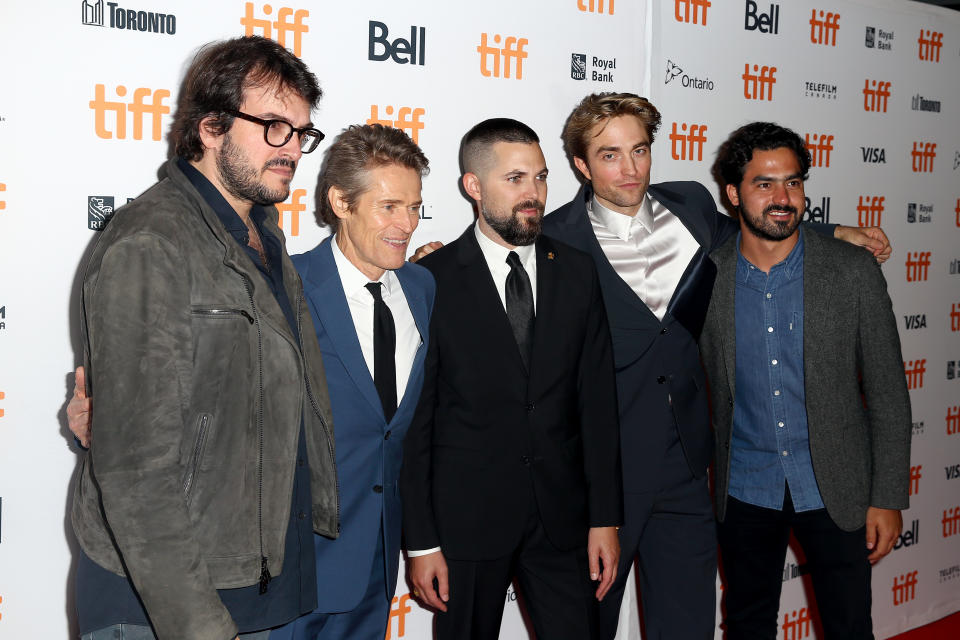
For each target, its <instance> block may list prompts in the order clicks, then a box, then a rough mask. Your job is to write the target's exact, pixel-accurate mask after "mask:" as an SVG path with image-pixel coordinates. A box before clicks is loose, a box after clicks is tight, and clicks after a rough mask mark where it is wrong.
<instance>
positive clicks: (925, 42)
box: [917, 29, 943, 62]
mask: <svg viewBox="0 0 960 640" xmlns="http://www.w3.org/2000/svg"><path fill="white" fill-rule="evenodd" d="M917 44H918V45H919V47H920V49H919V50H918V51H917V55H918V56H920V59H921V60H928V61H930V62H940V47H942V46H943V34H942V33H940V32H939V31H931V30H930V29H926V30H924V29H920V37H919V38H917Z"/></svg>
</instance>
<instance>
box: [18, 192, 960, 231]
mask: <svg viewBox="0 0 960 640" xmlns="http://www.w3.org/2000/svg"><path fill="white" fill-rule="evenodd" d="M0 191H3V185H2V184H0ZM2 204H3V203H0V205H2ZM0 209H3V206H0ZM953 212H954V213H956V214H957V217H956V225H957V226H958V227H960V198H957V208H956V209H954V210H953Z"/></svg>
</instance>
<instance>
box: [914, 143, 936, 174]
mask: <svg viewBox="0 0 960 640" xmlns="http://www.w3.org/2000/svg"><path fill="white" fill-rule="evenodd" d="M936 157H937V143H936V142H922V141H917V142H914V143H913V150H912V151H911V152H910V159H911V160H912V163H911V165H910V168H911V169H912V170H913V172H914V173H933V159H934V158H936Z"/></svg>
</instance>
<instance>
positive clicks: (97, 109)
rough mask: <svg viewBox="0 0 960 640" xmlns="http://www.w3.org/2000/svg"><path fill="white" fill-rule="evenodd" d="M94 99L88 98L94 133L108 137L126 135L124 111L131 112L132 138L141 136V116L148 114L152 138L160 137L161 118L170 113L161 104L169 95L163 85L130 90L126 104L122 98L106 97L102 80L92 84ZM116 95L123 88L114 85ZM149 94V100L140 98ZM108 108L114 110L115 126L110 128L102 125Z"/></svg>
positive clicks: (100, 136)
mask: <svg viewBox="0 0 960 640" xmlns="http://www.w3.org/2000/svg"><path fill="white" fill-rule="evenodd" d="M94 89H95V93H94V99H93V100H91V101H90V108H91V109H93V113H94V128H95V129H96V132H97V137H99V138H104V139H105V140H110V139H112V138H113V137H114V134H116V137H117V140H124V139H126V137H127V113H128V112H129V113H130V114H132V116H133V139H134V140H143V116H144V114H149V115H150V118H151V122H152V125H153V126H152V128H151V133H152V138H153V139H154V140H160V138H161V131H162V128H163V127H162V125H163V123H162V118H163V116H164V115H166V114H168V113H170V107H169V106H167V105H165V104H163V101H164V100H165V99H166V98H169V97H170V92H169V91H167V90H166V89H156V90H152V89H147V88H145V87H140V88H138V89H134V90H133V101H132V102H131V103H130V104H127V103H125V102H113V101H108V100H107V99H106V96H105V87H104V86H103V85H102V84H98V85H96V86H95V88H94ZM116 93H117V96H118V97H121V98H122V97H124V96H126V95H127V88H126V87H125V86H123V85H122V84H121V85H118V86H117V89H116ZM148 97H150V98H151V101H150V103H149V104H148V103H146V102H144V101H145V100H146V98H148ZM107 111H112V112H113V113H114V114H115V116H116V117H115V120H114V122H115V125H116V126H115V127H114V129H113V131H110V130H108V129H107V127H106V113H107Z"/></svg>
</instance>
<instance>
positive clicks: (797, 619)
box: [781, 607, 812, 640]
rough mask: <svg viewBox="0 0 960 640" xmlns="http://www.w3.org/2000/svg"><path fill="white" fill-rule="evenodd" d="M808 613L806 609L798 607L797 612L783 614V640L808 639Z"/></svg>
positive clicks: (809, 621) (809, 619)
mask: <svg viewBox="0 0 960 640" xmlns="http://www.w3.org/2000/svg"><path fill="white" fill-rule="evenodd" d="M811 622H812V620H811V618H810V612H809V611H808V610H807V608H806V607H800V610H799V611H794V612H793V617H791V615H790V612H789V611H788V612H787V613H785V614H783V626H782V627H781V629H783V640H801V638H809V637H810V623H811Z"/></svg>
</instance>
